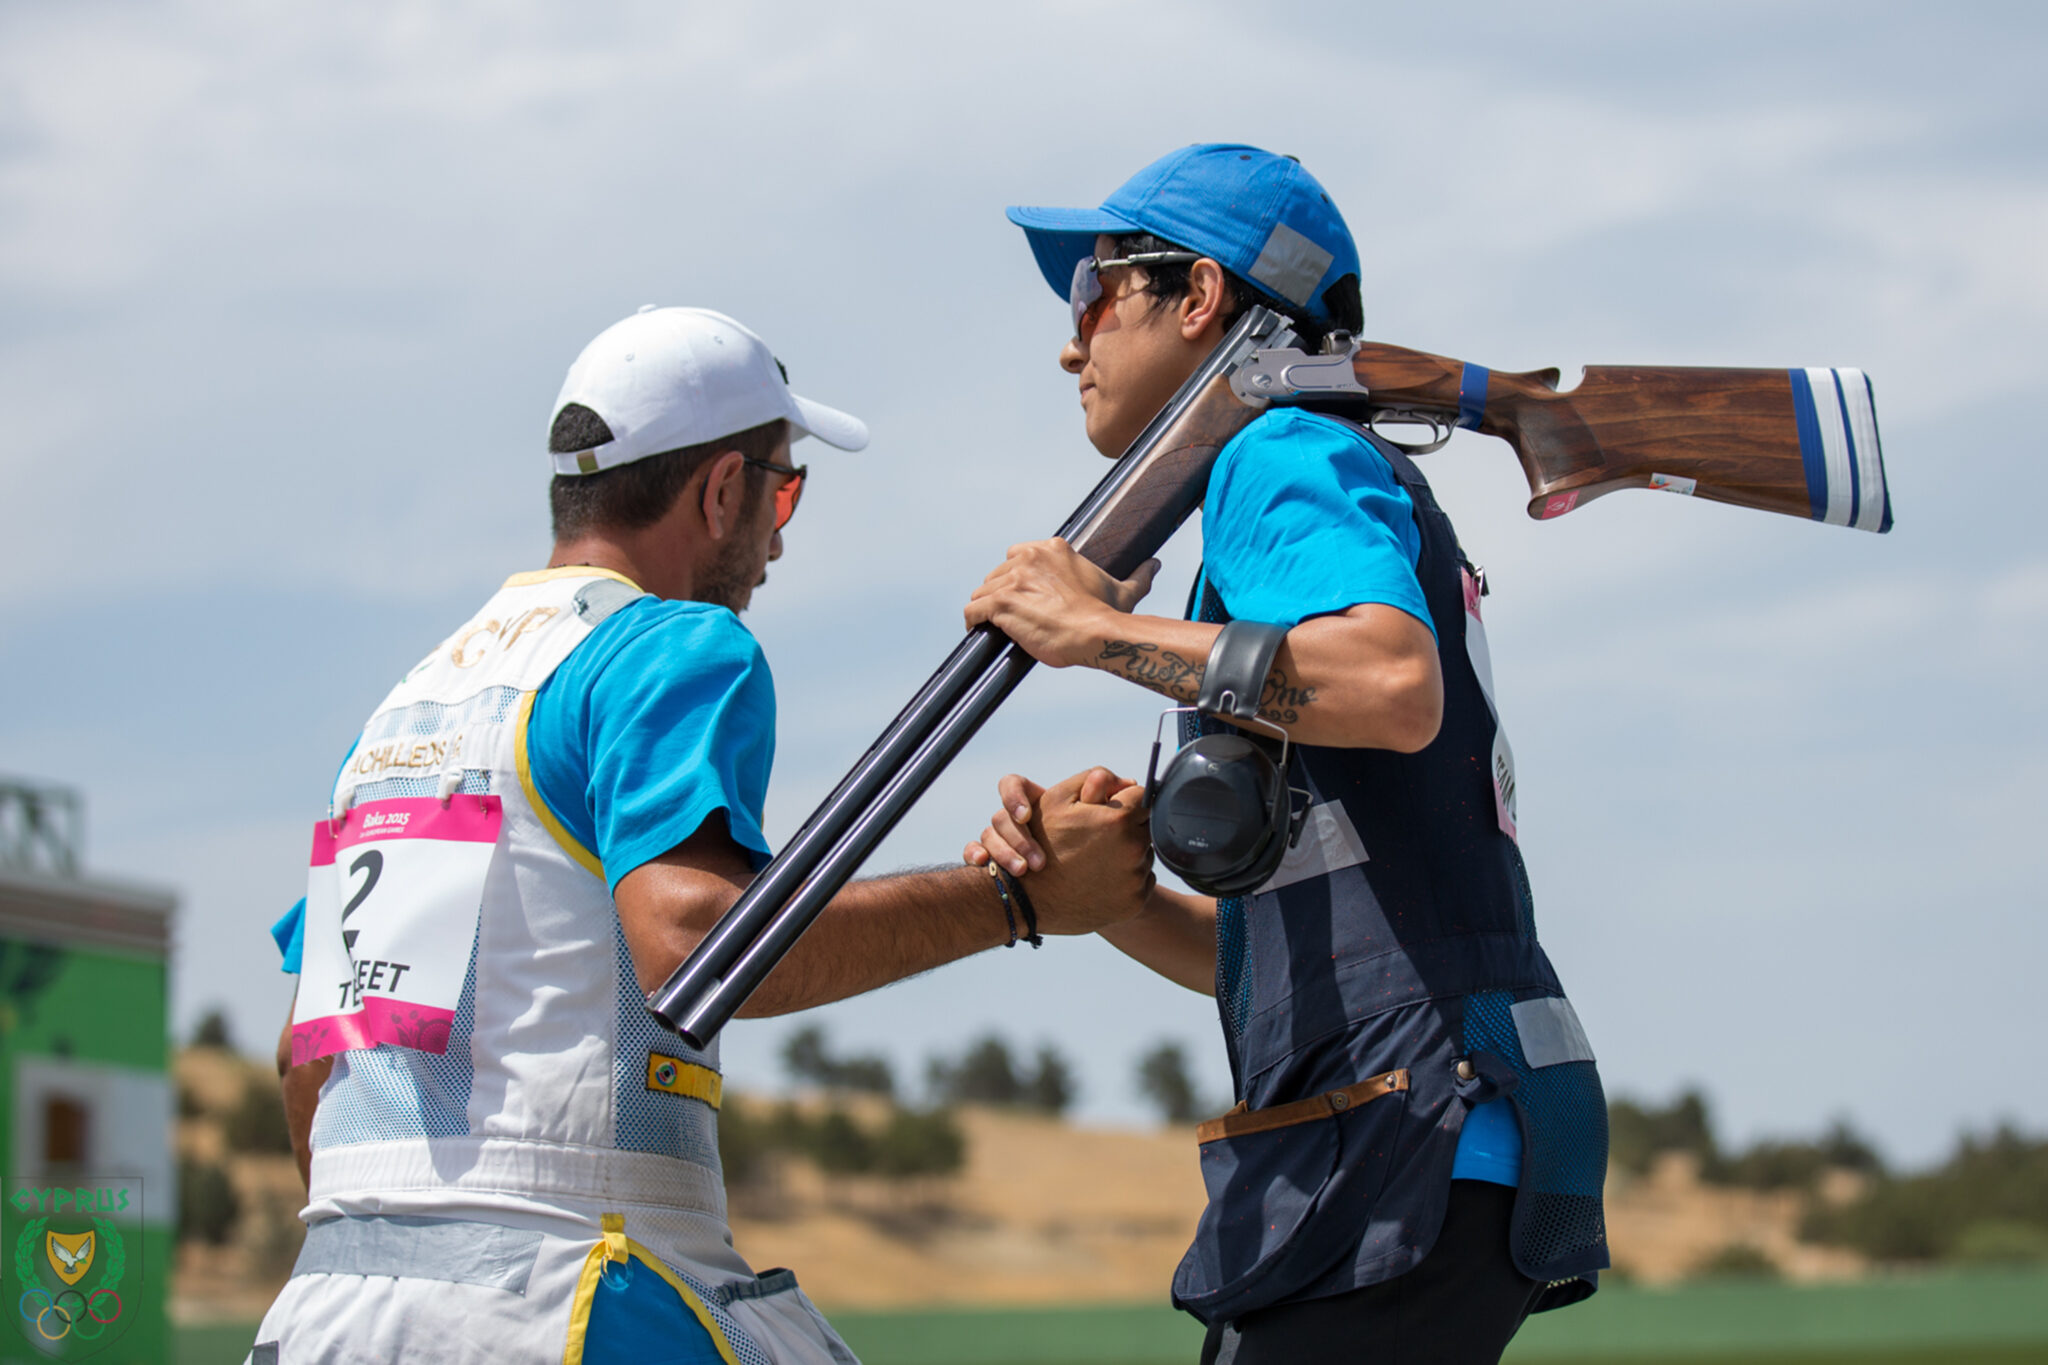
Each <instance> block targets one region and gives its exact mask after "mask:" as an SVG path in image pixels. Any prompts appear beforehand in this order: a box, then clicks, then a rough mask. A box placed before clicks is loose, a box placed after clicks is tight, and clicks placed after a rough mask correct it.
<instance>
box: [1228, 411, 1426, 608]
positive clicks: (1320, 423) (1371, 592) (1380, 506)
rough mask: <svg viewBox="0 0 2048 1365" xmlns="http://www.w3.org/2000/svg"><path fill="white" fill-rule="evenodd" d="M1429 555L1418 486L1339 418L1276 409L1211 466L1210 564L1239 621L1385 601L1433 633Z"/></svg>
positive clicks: (1235, 441)
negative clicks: (1406, 482) (1422, 577)
mask: <svg viewBox="0 0 2048 1365" xmlns="http://www.w3.org/2000/svg"><path fill="white" fill-rule="evenodd" d="M1421 553H1422V535H1421V533H1420V532H1419V531H1418V530H1416V527H1415V504H1414V502H1413V501H1412V500H1411V499H1410V498H1409V496H1408V490H1407V489H1405V488H1403V487H1402V486H1401V482H1400V480H1398V479H1396V478H1395V477H1394V471H1393V470H1392V468H1390V467H1389V466H1388V464H1387V462H1386V460H1385V459H1384V458H1383V457H1382V456H1381V455H1380V453H1379V452H1378V451H1376V450H1374V449H1373V447H1372V444H1371V443H1370V442H1369V441H1367V440H1366V439H1365V437H1364V436H1363V435H1361V434H1360V433H1359V432H1358V431H1357V430H1356V429H1355V428H1353V427H1351V426H1349V425H1347V424H1345V423H1343V422H1339V421H1336V420H1335V419H1333V418H1329V417H1323V416H1320V415H1318V414H1316V413H1309V412H1302V411H1300V410H1298V409H1292V408H1280V409H1276V410H1274V411H1272V412H1269V413H1267V414H1266V415H1265V416H1263V417H1261V418H1259V419H1258V420H1257V421H1255V422H1253V423H1252V424H1251V425H1250V426H1248V427H1246V428H1245V429H1244V430H1243V431H1241V432H1239V433H1238V434H1237V436H1236V438H1235V439H1233V440H1232V441H1231V442H1230V444H1229V445H1227V446H1225V447H1224V448H1223V451H1222V453H1221V454H1219V455H1218V456H1217V458H1216V465H1215V468H1214V469H1212V470H1211V471H1210V474H1209V488H1208V494H1207V497H1206V498H1205V499H1204V500H1203V504H1202V561H1203V571H1204V573H1205V574H1206V575H1207V576H1208V580H1209V582H1210V583H1211V584H1213V585H1214V586H1215V588H1216V591H1217V593H1218V594H1219V595H1220V596H1221V597H1222V598H1223V604H1224V605H1225V606H1226V607H1227V608H1229V610H1230V614H1231V615H1232V616H1235V617H1238V618H1239V619H1242V620H1248V621H1273V622H1277V623H1278V624H1280V625H1283V626H1289V627H1292V626H1296V625H1299V624H1300V623H1301V622H1303V621H1305V620H1307V619H1308V618H1310V617H1312V616H1323V615H1328V614H1329V613H1331V612H1339V611H1343V610H1345V609H1346V608H1349V607H1354V606H1358V605H1360V604H1361V603H1367V602H1378V603H1383V604H1385V605H1387V606H1390V607H1398V608H1400V609H1401V610H1402V611H1405V612H1407V613H1408V614H1409V615H1410V616H1413V617H1414V618H1415V619H1416V620H1418V621H1420V622H1422V624H1424V625H1425V626H1428V627H1429V629H1430V633H1431V634H1432V635H1433V634H1435V633H1436V624H1435V622H1433V621H1431V620H1430V616H1429V604H1428V602H1427V601H1425V600H1424V598H1423V595H1422V585H1421V583H1420V582H1418V581H1417V580H1416V577H1415V561H1416V558H1417V556H1419V555H1420V554H1421Z"/></svg>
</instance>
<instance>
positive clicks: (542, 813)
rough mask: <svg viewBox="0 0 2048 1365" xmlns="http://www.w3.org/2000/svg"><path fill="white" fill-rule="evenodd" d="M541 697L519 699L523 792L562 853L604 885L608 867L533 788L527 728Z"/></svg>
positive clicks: (517, 748) (515, 744)
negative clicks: (563, 822) (586, 846)
mask: <svg viewBox="0 0 2048 1365" xmlns="http://www.w3.org/2000/svg"><path fill="white" fill-rule="evenodd" d="M538 695H539V694H538V693H535V692H528V693H527V694H526V695H525V696H523V697H521V698H520V699H519V724H518V728H517V729H516V730H514V732H513V739H512V754H513V759H514V761H515V762H516V764H517V766H518V768H519V790H521V791H523V792H525V793H526V804H527V805H529V806H532V807H533V813H534V815H535V816H537V817H538V818H539V820H540V823H541V828H543V829H545V830H546V831H547V832H548V833H549V834H551V835H553V836H554V840H555V842H556V843H558V844H560V845H561V846H562V851H563V852H564V853H566V854H568V855H569V856H570V857H571V858H574V859H575V860H576V861H577V862H578V863H579V864H581V865H582V867H583V870H584V871H586V872H588V873H589V874H590V875H591V876H593V877H595V878H597V879H598V880H599V881H603V880H604V879H605V877H604V864H603V863H601V862H599V861H598V860H597V855H596V854H595V853H592V852H591V851H590V850H589V849H587V848H585V847H584V846H583V845H582V844H581V843H579V842H577V839H576V836H575V835H573V834H571V833H569V831H568V829H567V828H566V827H565V826H564V825H563V824H562V822H561V821H560V820H557V819H556V818H555V813H554V812H553V811H551V810H549V809H548V803H547V802H545V801H543V800H542V799H541V795H540V792H539V790H537V789H536V788H535V787H534V785H533V769H532V766H531V765H530V764H528V762H527V761H526V727H527V726H528V724H530V723H531V722H532V720H533V699H534V698H535V697H536V696H538Z"/></svg>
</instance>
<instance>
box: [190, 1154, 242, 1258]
mask: <svg viewBox="0 0 2048 1365" xmlns="http://www.w3.org/2000/svg"><path fill="white" fill-rule="evenodd" d="M241 1216H242V1205H241V1201H240V1200H239V1199H237V1198H236V1197H235V1187H234V1185H233V1184H232V1183H231V1182H230V1181H229V1180H228V1173H227V1172H226V1171H224V1170H222V1169H221V1168H220V1167H218V1166H215V1165H213V1164H212V1163H210V1162H197V1161H180V1162H179V1163H178V1240H179V1241H181V1242H192V1241H199V1242H208V1243H211V1244H212V1245H214V1246H220V1245H222V1244H223V1243H225V1242H226V1241H227V1240H228V1233H229V1232H230V1231H231V1230H232V1229H233V1228H234V1226H235V1220H236V1219H237V1218H239V1217H241Z"/></svg>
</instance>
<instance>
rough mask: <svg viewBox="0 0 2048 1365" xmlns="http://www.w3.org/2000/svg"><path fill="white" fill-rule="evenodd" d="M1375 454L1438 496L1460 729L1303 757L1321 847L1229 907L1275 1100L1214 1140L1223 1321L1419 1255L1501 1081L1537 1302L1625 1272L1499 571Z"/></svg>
mask: <svg viewBox="0 0 2048 1365" xmlns="http://www.w3.org/2000/svg"><path fill="white" fill-rule="evenodd" d="M1373 445H1374V447H1375V449H1377V450H1379V451H1380V452H1381V454H1382V455H1384V456H1385V457H1386V459H1387V461H1388V463H1389V464H1390V465H1391V466H1392V467H1393V470H1394V473H1395V475H1396V477H1397V478H1399V480H1400V481H1401V483H1402V485H1403V486H1404V487H1405V488H1406V489H1407V490H1408V494H1409V496H1410V498H1411V499H1412V500H1413V502H1414V505H1415V524H1416V527H1417V529H1418V531H1419V532H1420V534H1421V553H1420V556H1419V558H1418V560H1417V563H1416V575H1417V577H1418V579H1419V580H1420V582H1421V585H1422V590H1423V595H1424V598H1425V600H1426V601H1427V603H1428V606H1429V611H1430V616H1431V618H1432V620H1433V622H1434V624H1435V626H1436V634H1437V648H1438V654H1439V658H1440V661H1441V664H1442V669H1443V683H1444V714H1443V727H1442V729H1441V730H1440V731H1439V732H1438V734H1437V737H1436V739H1435V740H1434V741H1433V742H1432V743H1431V744H1430V745H1429V746H1428V747H1427V748H1425V749H1424V750H1422V751H1421V752H1420V753H1417V754H1398V753H1394V752H1392V751H1389V750H1380V749H1339V748H1323V747H1317V746H1313V745H1302V746H1299V747H1297V748H1296V749H1295V751H1294V752H1295V753H1296V754H1298V755H1299V761H1298V762H1297V763H1296V764H1295V766H1294V771H1293V773H1292V778H1293V781H1294V783H1295V785H1296V786H1298V787H1303V788H1305V789H1306V790H1307V791H1308V792H1309V800H1310V811H1309V815H1308V818H1307V821H1306V824H1305V827H1304V832H1303V835H1302V839H1301V842H1300V843H1299V844H1298V845H1297V846H1296V847H1295V848H1294V849H1293V850H1292V851H1290V853H1289V854H1288V856H1287V858H1286V860H1285V861H1284V862H1283V863H1282V864H1281V867H1280V870H1279V871H1278V872H1277V873H1276V874H1275V875H1274V877H1273V879H1272V880H1271V881H1269V882H1268V883H1266V885H1265V886H1263V887H1261V888H1260V890H1259V891H1258V892H1256V893H1255V894H1253V895H1251V896H1248V897H1243V898H1237V899H1232V900H1225V901H1222V902H1220V903H1219V905H1218V913H1217V992H1216V995H1217V1005H1218V1009H1219V1012H1220V1013H1221V1015H1222V1020H1223V1032H1224V1037H1225V1041H1226V1043H1227V1045H1228V1047H1229V1051H1230V1061H1231V1068H1232V1073H1233V1075H1234V1077H1235V1078H1236V1083H1237V1093H1238V1098H1239V1100H1240V1101H1241V1104H1240V1109H1241V1110H1244V1111H1254V1112H1250V1113H1248V1114H1247V1115H1245V1116H1244V1117H1235V1116H1234V1117H1232V1118H1230V1119H1227V1120H1225V1121H1223V1123H1222V1124H1221V1125H1218V1124H1211V1125H1205V1131H1204V1132H1203V1133H1202V1136H1203V1137H1204V1138H1206V1139H1207V1140H1206V1141H1204V1142H1203V1143H1202V1148H1201V1151H1202V1172H1203V1177H1204V1180H1205V1181H1206V1183H1207V1185H1208V1189H1209V1204H1208V1207H1207V1209H1206V1210H1205V1211H1204V1212H1203V1215H1202V1219H1201V1223H1200V1225H1199V1227H1198V1228H1197V1231H1196V1234H1195V1242H1194V1245H1193V1246H1192V1247H1191V1248H1190V1250H1189V1251H1188V1253H1187V1256H1186V1257H1185V1258H1184V1259H1183V1260H1182V1262H1181V1265H1180V1268H1179V1270H1178V1272H1177V1273H1176V1275H1175V1277H1174V1286H1173V1288H1174V1300H1175V1302H1176V1303H1177V1304H1179V1305H1180V1306H1181V1307H1183V1308H1185V1309H1187V1310H1189V1311H1190V1312H1192V1313H1194V1314H1195V1315H1196V1316H1197V1317H1200V1318H1202V1319H1203V1320H1204V1321H1211V1322H1225V1321H1231V1320H1234V1319H1236V1318H1239V1317H1242V1316H1243V1315H1244V1314H1245V1313H1248V1312H1251V1311H1253V1310H1254V1309H1258V1308H1263V1307H1266V1306H1268V1305H1271V1304H1275V1303H1281V1302H1286V1301H1289V1300H1295V1299H1308V1298H1317V1297H1322V1296H1326V1295H1330V1294H1337V1293H1342V1292H1344V1291H1346V1290H1349V1289H1354V1288H1358V1287H1361V1286H1364V1285H1368V1284H1373V1283H1377V1282H1379V1281H1381V1280H1387V1279H1391V1278H1393V1277H1394V1276H1396V1275H1400V1274H1402V1273H1403V1272H1405V1271H1407V1270H1409V1269H1411V1268H1413V1267H1414V1266H1415V1264H1416V1263H1417V1262H1419V1261H1420V1260H1421V1259H1422V1258H1423V1256H1425V1255H1426V1254H1427V1253H1428V1252H1429V1249H1430V1247H1431V1246H1432V1245H1433V1244H1434V1242H1435V1240H1436V1235H1437V1230H1438V1228H1439V1227H1440V1226H1441V1224H1442V1221H1443V1215H1444V1208H1445V1201H1446V1199H1447V1197H1448V1194H1449V1189H1450V1180H1451V1167H1452V1162H1453V1159H1454V1157H1455V1155H1456V1151H1457V1146H1458V1134H1459V1132H1460V1130H1461V1128H1462V1126H1463V1124H1464V1119H1465V1115H1466V1113H1467V1112H1469V1111H1470V1110H1471V1109H1472V1108H1474V1107H1476V1106H1477V1105H1479V1104H1482V1103H1484V1102H1486V1101H1488V1100H1491V1099H1494V1098H1496V1097H1498V1096H1501V1095H1507V1096H1510V1097H1512V1100H1513V1104H1514V1108H1515V1112H1516V1114H1517V1117H1518V1118H1519V1120H1520V1124H1521V1130H1522V1135H1523V1140H1524V1155H1523V1165H1522V1179H1521V1184H1520V1187H1519V1190H1518V1193H1517V1198H1516V1203H1515V1214H1514V1223H1513V1231H1512V1247H1513V1253H1514V1258H1515V1264H1516V1265H1517V1266H1518V1267H1519V1268H1520V1269H1521V1271H1522V1273H1524V1274H1525V1275H1528V1276H1529V1277H1530V1278H1532V1279H1535V1280H1538V1281H1543V1282H1545V1283H1547V1284H1548V1285H1549V1286H1550V1288H1549V1290H1548V1292H1546V1293H1545V1294H1544V1295H1543V1296H1541V1298H1540V1300H1539V1303H1538V1307H1539V1309H1540V1308H1553V1307H1558V1306H1561V1305H1563V1304H1565V1303H1570V1302H1574V1301H1576V1300H1577V1299H1580V1298H1583V1297H1585V1296H1586V1295H1587V1294H1590V1293H1591V1292H1592V1290H1593V1282H1592V1274H1593V1272H1594V1271H1596V1270H1598V1269H1600V1268H1602V1267H1604V1266H1606V1264H1607V1245H1606V1225H1605V1219H1604V1215H1603V1212H1602V1206H1601V1186H1602V1183H1603V1180H1604V1176H1605V1172H1606V1162H1607V1109H1606V1101H1605V1098H1604V1096H1603V1095H1602V1093H1601V1088H1600V1079H1599V1075H1598V1073H1597V1071H1596V1070H1595V1068H1594V1063H1593V1055H1592V1051H1591V1049H1590V1048H1589V1047H1588V1046H1587V1044H1586V1040H1585V1035H1584V1033H1583V1032H1581V1031H1580V1029H1579V1025H1578V1021H1577V1018H1576V1016H1575V1015H1574V1014H1573V1012H1572V1009H1571V1006H1570V1004H1569V1003H1568V1002H1567V1001H1566V1000H1565V997H1564V991H1563V988H1562V987H1561V986H1560V985H1559V984H1558V979H1557V975H1556V973H1555V972H1553V971H1552V970H1551V966H1550V962H1549V959H1548V958H1547V957H1546V956H1545V955H1544V952H1543V949H1542V947H1541V946H1540V945H1539V944H1538V942H1537V939H1536V926H1535V918H1534V908H1533V905H1532V902H1531V898H1530V891H1529V880H1528V876H1527V874H1526V873H1525V872H1524V870H1523V866H1522V857H1521V852H1520V850H1519V848H1518V847H1517V846H1516V843H1515V837H1514V818H1513V813H1514V776H1513V759H1512V756H1511V755H1510V754H1509V753H1508V750H1507V745H1506V741H1505V737H1504V736H1503V735H1502V733H1501V731H1500V727H1499V725H1498V723H1497V720H1496V717H1495V711H1494V705H1493V700H1492V679H1491V668H1490V666H1489V665H1488V662H1487V656H1486V649H1485V640H1484V632H1483V630H1482V628H1481V626H1480V623H1479V600H1480V596H1481V593H1482V592H1483V584H1482V583H1481V581H1480V579H1479V575H1478V573H1477V571H1476V570H1474V569H1473V567H1472V566H1471V564H1470V563H1469V561H1467V560H1466V558H1465V556H1464V553H1463V552H1462V550H1460V548H1459V546H1458V542H1457V536H1456V534H1455V532H1454V531H1453V530H1452V527H1451V523H1450V521H1449V519H1448V518H1447V517H1445V515H1444V514H1443V512H1442V511H1441V510H1440V509H1439V508H1438V507H1437V505H1436V500H1435V498H1434V497H1433V496H1432V494H1431V492H1430V488H1429V484H1428V482H1427V481H1426V480H1425V479H1424V478H1423V477H1422V473H1421V471H1420V470H1418V469H1416V467H1415V465H1414V464H1413V462H1411V461H1410V460H1409V459H1408V458H1407V457H1405V456H1403V455H1401V454H1400V453H1399V452H1398V451H1396V450H1394V449H1393V448H1391V447H1390V446H1388V445H1387V444H1386V443H1385V442H1382V441H1379V440H1378V439H1376V438H1375V439H1373ZM1199 592H1200V601H1199V615H1200V618H1201V619H1202V620H1205V621H1208V620H1213V621H1225V620H1229V619H1230V615H1229V610H1228V604H1226V603H1224V602H1223V601H1221V600H1220V598H1219V597H1218V595H1217V593H1216V591H1215V589H1214V588H1213V587H1210V586H1208V585H1207V583H1206V580H1204V581H1203V582H1201V584H1200V586H1199ZM1204 723H1205V724H1206V725H1208V726H1211V727H1214V726H1215V725H1216V723H1215V722H1207V721H1205V722H1204ZM1296 799H1297V800H1299V799H1300V798H1299V797H1297V798H1296ZM1461 1063H1464V1064H1465V1065H1463V1066H1461V1065H1460V1064H1461ZM1401 1072H1405V1076H1402V1077H1398V1079H1397V1080H1396V1081H1395V1082H1394V1083H1392V1084H1388V1083H1385V1082H1383V1083H1382V1084H1380V1085H1377V1086H1371V1087H1365V1088H1362V1089H1358V1090H1353V1091H1351V1092H1350V1093H1348V1094H1345V1095H1343V1096H1336V1095H1333V1093H1332V1092H1337V1091H1343V1090H1346V1089H1347V1088H1348V1087H1354V1086H1357V1085H1358V1083H1360V1082H1363V1081H1366V1080H1368V1079H1369V1078H1374V1077H1379V1076H1382V1075H1384V1074H1385V1073H1401ZM1402 1081H1405V1086H1403V1085H1401V1084H1400V1082H1402ZM1318 1096H1324V1097H1329V1098H1328V1100H1325V1101H1318V1100H1317V1098H1316V1097H1318ZM1303 1101H1307V1102H1308V1103H1307V1104H1306V1105H1305V1106H1304V1107H1303V1108H1302V1109H1299V1110H1289V1111H1287V1112H1286V1113H1284V1114H1277V1115H1260V1114H1258V1113H1257V1112H1255V1111H1261V1110H1273V1109H1276V1108H1277V1107H1278V1106H1282V1105H1288V1104H1292V1103H1297V1102H1303ZM1308 1114H1314V1115H1316V1117H1313V1118H1305V1117H1304V1116H1306V1115H1308ZM1247 1119H1249V1120H1250V1121H1246V1120H1247ZM1281 1119H1290V1120H1292V1121H1289V1122H1284V1123H1280V1122H1275V1120H1281ZM1581 1277H1584V1278H1581Z"/></svg>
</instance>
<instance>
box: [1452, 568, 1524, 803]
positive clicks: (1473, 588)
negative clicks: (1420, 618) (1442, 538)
mask: <svg viewBox="0 0 2048 1365" xmlns="http://www.w3.org/2000/svg"><path fill="white" fill-rule="evenodd" d="M1458 572H1459V574H1460V576H1461V577H1462V578H1463V579H1464V584H1465V652H1466V653H1467V655H1469V656H1470V658H1471V660H1472V671H1473V672H1474V673H1475V674H1477V675H1478V677H1479V690H1480V691H1481V692H1483V693H1484V694H1485V695H1486V709H1487V710H1488V711H1491V712H1492V713H1493V756H1492V758H1493V771H1492V772H1491V773H1490V774H1488V775H1489V776H1490V777H1492V778H1493V814H1494V818H1495V819H1496V820H1497V821H1499V823H1500V830H1501V833H1503V834H1505V835H1507V836H1508V838H1510V839H1514V840H1515V841H1516V842H1517V843H1520V842H1521V840H1520V839H1519V838H1518V837H1517V836H1516V834H1515V751H1514V750H1513V749H1510V748H1509V747H1508V732H1507V727H1506V726H1504V725H1502V724H1501V723H1500V707H1499V705H1498V704H1496V703H1495V701H1494V699H1493V653H1492V651H1491V650H1489V649H1488V648H1487V647H1486V626H1485V623H1484V622H1482V621H1481V620H1480V619H1479V598H1480V596H1481V593H1480V583H1479V579H1478V578H1477V577H1476V576H1474V574H1473V572H1472V571H1471V570H1470V569H1467V568H1462V567H1461V568H1460V569H1459V570H1458Z"/></svg>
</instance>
